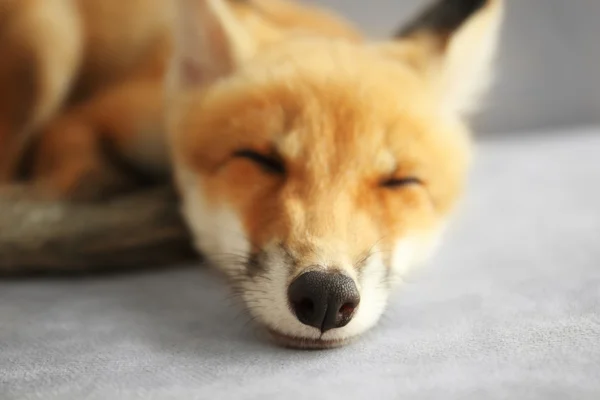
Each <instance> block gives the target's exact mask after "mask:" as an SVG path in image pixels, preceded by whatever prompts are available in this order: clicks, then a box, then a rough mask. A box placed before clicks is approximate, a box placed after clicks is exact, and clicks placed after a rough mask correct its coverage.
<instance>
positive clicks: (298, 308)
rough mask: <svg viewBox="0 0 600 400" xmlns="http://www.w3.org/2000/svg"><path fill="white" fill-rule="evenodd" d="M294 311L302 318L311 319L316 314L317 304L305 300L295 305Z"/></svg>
mask: <svg viewBox="0 0 600 400" xmlns="http://www.w3.org/2000/svg"><path fill="white" fill-rule="evenodd" d="M293 307H294V311H295V312H296V314H297V315H299V316H301V317H302V318H310V316H311V315H312V314H313V313H314V312H315V303H313V301H312V300H311V299H308V298H303V299H302V300H300V301H297V302H295V303H294V304H293Z"/></svg>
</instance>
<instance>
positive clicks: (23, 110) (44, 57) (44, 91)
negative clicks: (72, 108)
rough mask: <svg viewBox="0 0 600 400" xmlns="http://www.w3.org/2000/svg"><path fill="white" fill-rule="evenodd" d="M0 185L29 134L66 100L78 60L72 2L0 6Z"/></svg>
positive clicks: (34, 0)
mask: <svg viewBox="0 0 600 400" xmlns="http://www.w3.org/2000/svg"><path fill="white" fill-rule="evenodd" d="M0 22H1V24H0V60H1V61H0V183H2V182H7V181H10V180H11V179H13V175H14V173H15V171H14V170H15V168H16V164H17V163H18V162H19V161H20V157H21V156H22V152H23V151H24V149H25V147H26V146H27V144H28V143H29V141H30V139H31V136H32V135H33V132H34V131H36V130H37V129H38V128H39V127H40V126H41V125H42V124H44V123H45V122H46V121H47V120H49V119H50V118H51V117H52V116H53V115H54V114H55V113H56V111H57V110H58V109H59V108H60V107H61V105H62V103H63V102H64V100H65V98H66V96H67V95H68V92H69V88H70V85H71V82H72V80H73V78H74V76H75V75H76V71H77V68H78V66H79V62H80V59H81V52H82V34H81V28H80V25H79V18H78V16H77V13H76V9H75V4H74V3H73V0H13V1H11V0H8V1H6V2H3V3H2V4H0Z"/></svg>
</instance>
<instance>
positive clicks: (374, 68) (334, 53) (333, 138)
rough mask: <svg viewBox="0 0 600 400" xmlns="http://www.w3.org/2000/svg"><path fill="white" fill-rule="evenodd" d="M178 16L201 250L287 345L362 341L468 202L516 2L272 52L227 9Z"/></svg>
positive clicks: (184, 6) (177, 93)
mask: <svg viewBox="0 0 600 400" xmlns="http://www.w3.org/2000/svg"><path fill="white" fill-rule="evenodd" d="M177 4H178V8H179V23H178V28H177V29H176V44H177V46H176V51H175V54H174V57H173V60H172V66H171V73H170V79H169V87H170V92H169V99H168V109H169V113H168V114H169V123H168V126H169V134H170V144H171V150H172V157H173V163H174V172H175V178H176V182H177V186H178V189H179V192H180V194H181V198H182V210H183V214H184V216H185V218H186V220H187V223H188V224H189V227H190V228H191V231H192V233H193V236H194V241H195V245H196V246H197V248H198V250H199V251H200V252H201V253H202V254H203V255H205V256H206V257H207V258H208V259H209V260H211V261H212V263H213V264H215V265H216V266H217V267H218V268H219V269H220V270H222V271H224V272H225V274H226V275H227V276H228V277H229V278H231V282H232V283H231V284H232V285H233V286H234V289H235V291H236V293H239V294H240V296H241V298H242V299H243V301H244V304H245V306H246V307H247V309H248V311H249V312H250V313H251V314H252V316H253V318H254V319H255V320H256V321H257V322H258V324H259V325H260V326H262V327H264V328H265V330H266V331H267V332H269V333H270V334H271V336H272V337H273V338H274V339H275V340H277V341H278V342H279V343H281V344H284V345H287V346H293V347H312V348H326V347H334V346H339V345H342V344H344V343H347V342H348V341H350V340H351V339H354V338H356V337H358V336H359V335H360V334H362V333H363V332H365V331H366V330H368V329H369V328H371V327H373V326H374V325H375V324H376V323H377V321H378V319H379V318H380V316H381V314H382V313H383V312H384V309H385V306H386V302H387V299H388V297H389V295H390V293H391V291H392V290H393V288H394V287H395V286H396V284H397V283H398V282H401V281H402V278H403V275H404V274H406V273H407V271H408V270H409V269H410V268H411V267H413V266H415V265H418V264H419V263H420V262H422V261H424V260H425V259H426V258H427V257H428V256H429V255H430V254H431V252H432V251H433V249H434V247H435V245H436V243H437V242H438V239H439V237H440V235H441V233H442V231H443V228H444V226H445V225H446V223H447V221H448V220H449V218H450V216H451V213H452V210H453V209H454V206H455V204H456V203H457V200H458V199H459V198H460V195H461V192H462V189H463V186H464V183H465V178H466V175H467V170H468V166H469V158H470V155H469V154H470V149H469V135H470V132H469V130H468V128H467V124H466V122H465V121H466V118H467V117H468V115H469V113H470V112H471V111H474V110H475V109H476V107H475V106H476V105H477V104H478V100H479V96H480V95H481V94H482V93H483V92H484V90H485V89H486V87H487V86H488V85H487V83H488V81H489V79H488V78H489V76H490V71H491V68H490V66H491V64H492V63H493V56H494V54H495V49H496V46H497V43H496V42H497V36H498V31H499V27H500V22H501V15H502V2H501V1H500V0H441V1H438V2H437V3H435V4H433V5H432V6H430V7H429V8H428V9H426V10H425V11H423V12H422V13H421V14H420V15H418V16H417V17H416V18H415V19H414V20H413V21H412V23H410V24H408V25H406V28H405V29H403V30H401V31H400V32H399V33H398V35H397V37H396V38H394V39H393V40H390V41H388V42H382V43H369V42H360V41H355V40H345V39H343V38H332V37H324V36H323V35H320V36H318V35H313V36H310V35H298V36H297V37H296V36H294V37H291V36H290V35H287V36H285V37H283V36H282V37H281V39H280V40H272V41H269V43H268V44H264V43H258V42H257V41H254V40H253V37H251V36H250V35H248V33H247V31H245V30H244V29H245V28H243V27H242V26H241V25H240V24H239V23H237V21H236V19H235V17H234V14H233V13H232V12H231V10H230V9H229V8H228V7H227V6H226V4H225V3H224V2H222V1H219V0H178V1H177Z"/></svg>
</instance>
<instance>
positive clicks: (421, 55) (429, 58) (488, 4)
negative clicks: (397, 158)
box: [395, 0, 504, 114]
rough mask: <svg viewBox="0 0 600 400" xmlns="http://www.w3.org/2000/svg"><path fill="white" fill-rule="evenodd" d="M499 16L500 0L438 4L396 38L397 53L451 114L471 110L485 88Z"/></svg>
mask: <svg viewBox="0 0 600 400" xmlns="http://www.w3.org/2000/svg"><path fill="white" fill-rule="evenodd" d="M503 11H504V10H503V0H436V2H435V3H433V4H432V5H431V6H429V7H428V8H426V9H425V10H423V11H422V12H421V13H420V14H418V15H417V16H416V17H415V18H413V19H412V21H410V22H409V23H408V24H406V25H405V26H404V27H402V29H400V30H399V31H398V32H397V33H396V35H395V36H396V39H398V40H397V45H398V46H399V48H398V51H400V53H401V54H402V56H403V57H404V58H405V61H408V63H409V64H412V65H413V66H415V67H416V68H418V69H419V70H420V72H424V73H426V74H428V75H427V79H432V80H433V83H434V85H435V87H436V89H437V90H438V91H439V95H440V96H441V98H442V101H443V106H444V107H445V108H446V109H449V110H450V111H451V112H456V113H459V114H468V113H470V112H472V111H475V110H476V108H477V105H478V103H479V101H480V96H481V95H483V93H484V92H485V91H486V90H487V89H488V86H489V84H490V82H491V77H492V64H493V62H494V58H495V55H496V52H497V47H498V37H499V33H500V27H501V22H502V18H503ZM398 42H399V43H398ZM406 58H408V60H406Z"/></svg>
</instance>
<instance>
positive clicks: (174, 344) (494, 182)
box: [0, 129, 600, 400]
mask: <svg viewBox="0 0 600 400" xmlns="http://www.w3.org/2000/svg"><path fill="white" fill-rule="evenodd" d="M478 147H479V149H478V155H477V159H476V163H475V165H474V171H473V177H472V184H471V190H470V193H469V196H468V197H467V198H466V199H465V201H464V203H463V205H462V209H461V212H460V214H458V215H457V219H456V223H455V224H454V225H453V228H452V229H451V230H450V231H449V232H448V236H447V240H446V241H445V243H444V245H443V246H442V248H441V250H440V252H439V254H438V256H437V257H435V259H434V260H433V261H432V262H431V263H430V264H429V265H427V266H426V267H425V268H423V269H421V270H419V271H418V272H416V273H413V274H412V275H411V276H410V277H409V279H408V281H407V283H406V285H405V287H404V288H403V289H402V290H400V291H399V292H398V294H397V296H395V298H394V299H393V302H392V304H391V306H390V308H389V310H388V312H387V314H386V315H385V318H384V320H383V321H382V323H381V324H379V326H378V327H377V328H376V329H375V330H374V331H372V332H371V333H370V334H368V335H366V336H365V337H363V338H362V340H360V341H358V342H357V343H355V344H354V345H351V346H348V347H345V348H342V349H338V350H333V351H321V352H301V351H292V350H285V349H281V348H277V347H274V346H273V345H271V344H270V343H268V342H266V341H264V340H263V339H262V338H261V336H260V335H259V334H257V332H256V330H255V329H254V327H253V325H252V324H251V323H249V321H248V320H247V317H245V315H244V313H242V312H240V309H239V307H238V306H237V305H236V304H234V303H233V302H232V301H231V300H230V298H229V297H228V295H227V292H226V291H225V290H224V287H223V285H222V282H221V281H220V280H219V279H217V278H216V277H214V276H213V275H212V274H211V273H209V272H208V271H207V270H206V269H202V268H200V269H198V268H187V269H173V270H172V271H163V272H144V273H139V274H131V275H126V276H111V277H100V278H98V277H96V278H94V279H62V280H46V281H40V280H36V281H13V282H0V399H2V400H9V399H77V400H83V399H103V400H112V399H116V400H118V399H186V400H188V399H261V400H264V399H372V400H375V399H478V400H479V399H509V398H510V399H544V400H548V399H578V400H583V399H599V398H600V129H597V130H595V131H594V130H593V129H592V130H579V131H575V130H573V131H568V132H556V133H548V134H545V135H530V136H519V135H513V136H506V137H495V138H487V139H485V140H484V141H481V142H480V145H479V146H478Z"/></svg>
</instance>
